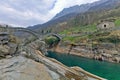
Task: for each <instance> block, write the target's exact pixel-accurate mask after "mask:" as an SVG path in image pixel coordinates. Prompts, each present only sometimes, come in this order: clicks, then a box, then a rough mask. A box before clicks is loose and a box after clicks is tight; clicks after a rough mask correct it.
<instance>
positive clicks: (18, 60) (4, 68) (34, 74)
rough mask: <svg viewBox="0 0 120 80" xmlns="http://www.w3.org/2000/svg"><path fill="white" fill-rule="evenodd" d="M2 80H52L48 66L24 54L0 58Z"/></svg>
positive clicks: (0, 76) (0, 79) (0, 78)
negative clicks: (23, 55) (47, 69)
mask: <svg viewBox="0 0 120 80" xmlns="http://www.w3.org/2000/svg"><path fill="white" fill-rule="evenodd" d="M0 80H52V79H51V77H50V75H49V74H48V72H47V71H46V67H45V66H44V65H43V64H41V63H37V62H35V61H33V60H30V59H27V58H24V57H22V56H18V57H13V58H10V59H2V60H0Z"/></svg>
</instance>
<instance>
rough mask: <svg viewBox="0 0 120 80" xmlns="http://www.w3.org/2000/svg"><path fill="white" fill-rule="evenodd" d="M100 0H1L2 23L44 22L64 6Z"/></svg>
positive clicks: (24, 23) (0, 21)
mask: <svg viewBox="0 0 120 80" xmlns="http://www.w3.org/2000/svg"><path fill="white" fill-rule="evenodd" d="M94 1H98V0H1V1H0V24H9V25H12V26H15V27H27V26H32V25H36V24H43V23H45V22H47V21H49V20H50V19H52V18H53V17H54V16H55V15H56V14H57V13H59V12H60V11H62V10H63V9H64V8H68V7H71V6H74V5H81V4H86V3H92V2H94Z"/></svg>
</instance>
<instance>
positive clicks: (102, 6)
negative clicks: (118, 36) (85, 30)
mask: <svg viewBox="0 0 120 80" xmlns="http://www.w3.org/2000/svg"><path fill="white" fill-rule="evenodd" d="M119 8H120V0H100V1H97V2H94V3H89V4H83V5H80V6H78V5H76V6H73V7H70V8H65V9H64V10H63V11H61V12H60V13H58V14H57V15H56V16H55V17H54V18H53V19H52V20H50V21H48V22H47V23H45V24H38V25H35V26H31V27H29V28H30V29H34V30H37V31H39V32H41V30H44V28H45V29H46V27H47V28H48V30H49V31H53V32H54V31H55V29H54V30H53V27H54V28H55V27H57V28H63V27H71V26H73V25H74V26H75V25H76V24H77V25H87V24H90V23H94V22H95V21H96V20H97V21H99V20H100V19H103V18H107V17H108V16H109V17H114V16H118V17H119V16H120V15H119V14H118V13H119ZM112 11H115V12H114V13H112ZM88 15H89V18H90V19H91V20H89V19H88ZM76 19H78V20H79V21H78V22H76V24H75V23H74V22H75V21H76ZM41 28H42V29H41ZM49 31H48V32H49Z"/></svg>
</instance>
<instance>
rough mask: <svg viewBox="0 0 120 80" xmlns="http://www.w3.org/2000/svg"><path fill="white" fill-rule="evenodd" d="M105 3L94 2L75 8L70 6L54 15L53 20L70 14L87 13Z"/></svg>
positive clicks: (104, 0) (102, 0)
mask: <svg viewBox="0 0 120 80" xmlns="http://www.w3.org/2000/svg"><path fill="white" fill-rule="evenodd" d="M107 1H108V0H101V1H96V2H94V3H88V4H82V5H80V6H79V5H76V6H72V7H70V8H65V9H63V10H62V11H61V12H60V13H58V14H56V16H55V17H54V18H53V19H56V18H60V17H62V16H64V15H67V14H71V13H84V12H86V11H88V10H89V9H90V8H91V7H94V6H97V5H101V4H103V3H104V2H107Z"/></svg>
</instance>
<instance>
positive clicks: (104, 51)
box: [50, 43, 120, 63]
mask: <svg viewBox="0 0 120 80" xmlns="http://www.w3.org/2000/svg"><path fill="white" fill-rule="evenodd" d="M107 46H108V47H109V45H107ZM108 47H107V48H104V47H103V48H97V49H91V48H89V47H86V46H84V45H77V46H73V45H72V46H71V44H70V45H69V44H64V43H62V44H61V43H59V45H57V46H56V47H54V48H52V49H50V51H54V52H58V53H64V54H71V55H76V56H80V57H86V58H92V59H95V60H100V61H108V62H115V63H120V55H119V51H118V50H116V49H114V48H108ZM112 47H113V46H112Z"/></svg>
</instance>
